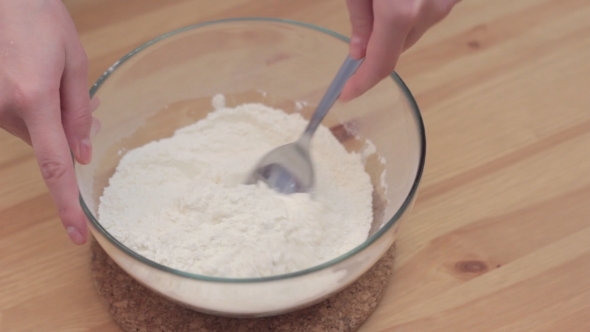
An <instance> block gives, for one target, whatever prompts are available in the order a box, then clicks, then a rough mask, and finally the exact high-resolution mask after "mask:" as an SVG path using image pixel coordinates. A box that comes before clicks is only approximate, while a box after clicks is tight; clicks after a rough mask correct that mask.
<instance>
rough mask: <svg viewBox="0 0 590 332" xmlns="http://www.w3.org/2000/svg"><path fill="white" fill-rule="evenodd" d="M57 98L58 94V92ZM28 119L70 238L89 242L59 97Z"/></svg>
mask: <svg viewBox="0 0 590 332" xmlns="http://www.w3.org/2000/svg"><path fill="white" fill-rule="evenodd" d="M56 95H57V93H56ZM54 99H55V100H53V101H52V102H50V103H37V105H40V107H38V109H36V110H35V112H29V114H30V115H29V116H28V117H26V118H25V122H26V124H27V127H28V128H29V133H30V136H31V142H32V145H33V149H34V151H35V155H36V157H37V161H38V163H39V168H40V170H41V174H42V176H43V180H44V181H45V184H46V185H47V187H48V188H49V192H50V193H51V196H52V198H53V201H54V202H55V205H56V206H57V209H58V213H59V216H60V218H61V221H62V223H63V226H64V228H65V229H66V231H67V233H68V235H69V237H70V239H71V240H72V242H74V243H75V244H78V245H81V244H84V243H85V242H86V239H87V225H86V216H85V215H84V213H83V212H82V209H81V207H80V204H79V203H78V186H77V183H76V176H75V173H74V166H73V162H72V159H71V155H70V149H69V148H68V141H67V139H66V135H65V132H64V129H63V127H62V123H61V116H60V110H59V100H57V99H58V98H57V96H56V97H55V98H54Z"/></svg>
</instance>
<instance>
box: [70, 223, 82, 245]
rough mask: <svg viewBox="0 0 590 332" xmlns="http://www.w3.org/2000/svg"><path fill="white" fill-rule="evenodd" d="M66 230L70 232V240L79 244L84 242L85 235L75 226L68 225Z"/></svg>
mask: <svg viewBox="0 0 590 332" xmlns="http://www.w3.org/2000/svg"><path fill="white" fill-rule="evenodd" d="M66 232H68V236H69V237H70V240H72V242H74V243H75V244H77V245H82V244H84V237H82V234H80V232H78V230H77V229H76V228H75V227H73V226H69V227H67V228H66Z"/></svg>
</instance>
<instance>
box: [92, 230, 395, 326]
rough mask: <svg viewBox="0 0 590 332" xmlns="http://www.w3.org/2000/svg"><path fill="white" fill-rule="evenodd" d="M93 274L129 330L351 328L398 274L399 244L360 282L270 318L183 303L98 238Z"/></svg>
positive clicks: (94, 244) (113, 311) (112, 310)
mask: <svg viewBox="0 0 590 332" xmlns="http://www.w3.org/2000/svg"><path fill="white" fill-rule="evenodd" d="M91 252H92V274H93V277H94V280H95V283H96V286H97V290H98V293H99V294H100V296H101V297H102V298H103V299H104V300H105V301H106V303H107V305H108V307H109V311H110V313H111V315H112V316H113V318H114V320H115V321H116V322H117V323H118V324H119V325H120V326H121V328H122V329H123V330H124V331H127V332H160V331H162V332H164V331H165V332H184V331H191V332H192V331H195V332H324V331H329V332H351V331H356V330H357V329H358V328H359V327H360V326H361V325H362V323H363V322H364V321H365V320H366V319H367V318H368V317H369V315H370V314H371V313H372V312H373V311H374V310H375V308H376V307H377V304H378V303H379V301H380V300H381V297H382V295H383V292H384V289H385V287H386V286H387V283H388V281H389V279H390V277H391V274H392V272H393V262H394V258H395V245H394V246H392V247H391V248H390V249H389V250H388V251H387V252H386V254H385V255H383V257H382V258H381V259H380V260H379V261H378V262H377V263H376V264H375V265H374V266H373V267H372V268H371V269H370V270H369V271H367V272H366V273H365V274H364V275H362V276H361V277H360V278H359V279H358V280H357V281H356V282H355V283H353V284H351V285H350V286H348V287H347V288H345V289H344V290H342V291H341V292H339V293H337V294H335V295H334V296H332V297H331V298H329V299H327V300H325V301H323V302H320V303H318V304H316V305H313V306H311V307H308V308H305V309H302V310H299V311H296V312H292V313H288V314H284V315H280V316H274V317H265V318H226V317H217V316H211V315H207V314H203V313H199V312H196V311H192V310H190V309H187V308H184V307H181V306H179V305H177V304H175V303H172V302H170V301H169V300H166V299H164V298H163V297H161V296H159V295H157V294H155V293H154V292H152V291H151V290H149V289H147V288H146V287H144V286H143V285H141V284H139V283H138V282H137V281H135V279H133V278H131V277H130V276H129V275H128V274H127V273H126V272H124V271H123V270H122V269H121V268H120V267H119V266H118V265H117V264H116V263H115V262H114V261H113V260H111V258H110V257H109V256H108V255H107V254H106V252H105V251H104V250H103V249H102V248H101V247H100V245H99V244H98V242H96V241H95V240H93V241H92V244H91Z"/></svg>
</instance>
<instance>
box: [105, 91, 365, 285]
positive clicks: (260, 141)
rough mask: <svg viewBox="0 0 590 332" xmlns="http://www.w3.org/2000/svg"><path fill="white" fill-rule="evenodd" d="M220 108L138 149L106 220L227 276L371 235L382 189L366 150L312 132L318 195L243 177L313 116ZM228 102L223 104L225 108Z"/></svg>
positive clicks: (152, 246)
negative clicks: (376, 188) (375, 198)
mask: <svg viewBox="0 0 590 332" xmlns="http://www.w3.org/2000/svg"><path fill="white" fill-rule="evenodd" d="M215 106H216V107H218V109H217V110H216V111H215V112H212V113H210V114H209V115H208V117H207V118H206V119H203V120H201V121H199V122H197V123H195V124H193V125H190V126H188V127H185V128H182V129H179V130H178V131H177V132H176V133H175V134H174V136H173V137H170V138H166V139H162V140H160V141H155V142H151V143H148V144H146V145H144V146H142V147H140V148H137V149H135V150H131V151H129V152H128V153H127V154H126V155H125V156H124V157H123V158H122V159H121V162H120V164H119V165H118V167H117V169H116V172H115V174H114V175H113V176H112V178H111V179H110V182H109V186H108V187H107V188H105V190H104V193H103V196H102V197H101V199H100V206H99V216H100V221H101V223H102V225H103V226H104V227H105V228H106V229H107V230H108V231H109V232H110V233H111V234H112V235H113V236H114V237H115V238H117V239H118V240H119V241H121V242H122V243H123V244H125V245H126V246H128V247H129V248H131V249H132V250H134V251H136V252H138V253H139V254H141V255H143V256H145V257H147V258H149V259H151V260H154V261H156V262H158V263H160V264H163V265H167V266H170V267H172V268H176V269H179V270H184V271H187V272H192V273H198V274H204V275H209V276H218V277H234V278H243V277H261V276H270V275H277V274H283V273H288V272H294V271H298V270H301V269H305V268H309V267H312V266H315V265H318V264H321V263H323V262H325V261H328V260H330V259H333V258H336V257H337V256H339V255H341V254H343V253H345V252H347V251H349V250H351V249H352V248H354V247H355V246H357V245H359V244H361V243H362V242H363V241H364V240H365V239H366V238H367V236H368V232H369V229H370V226H371V222H372V220H373V214H372V191H373V187H372V185H371V183H370V179H369V176H368V174H366V172H365V171H364V167H363V164H362V162H361V156H360V155H358V154H349V153H347V152H346V150H345V149H344V147H343V146H342V145H341V144H340V143H339V142H338V141H337V140H336V138H335V137H334V136H333V135H332V133H331V132H330V131H329V130H328V129H327V128H326V127H323V126H322V127H320V128H319V129H318V132H317V133H316V135H315V137H314V140H313V141H312V158H313V160H314V165H315V171H316V181H317V182H316V190H317V191H316V195H315V196H314V198H313V199H312V198H311V197H310V195H308V194H295V195H290V196H285V195H280V194H278V193H275V192H274V191H272V190H270V189H268V188H267V187H266V186H264V185H262V184H259V185H257V186H254V185H250V186H247V185H243V184H241V183H242V181H243V180H244V178H245V176H246V174H247V173H248V172H249V171H250V169H251V167H253V165H254V164H255V163H256V162H257V161H258V159H259V158H260V157H261V156H262V155H263V154H264V153H266V152H268V151H269V150H271V149H272V148H275V147H276V146H278V145H281V144H285V143H288V142H292V141H294V140H295V139H296V138H297V137H298V136H299V135H300V134H301V132H302V131H303V129H304V127H305V125H306V124H307V123H306V121H305V120H304V119H303V118H302V117H301V115H299V114H291V115H288V114H286V113H284V112H283V111H280V110H276V109H272V108H269V107H267V106H264V105H261V104H244V105H241V106H238V107H236V108H234V109H231V108H224V103H223V100H220V99H219V97H216V99H215ZM219 107H220V108H219Z"/></svg>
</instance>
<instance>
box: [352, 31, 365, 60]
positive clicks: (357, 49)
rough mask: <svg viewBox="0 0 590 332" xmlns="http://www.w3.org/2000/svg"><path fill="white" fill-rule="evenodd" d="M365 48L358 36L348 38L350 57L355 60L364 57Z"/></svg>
mask: <svg viewBox="0 0 590 332" xmlns="http://www.w3.org/2000/svg"><path fill="white" fill-rule="evenodd" d="M364 50H365V47H364V45H363V41H362V39H361V38H360V37H358V36H352V37H351V38H350V56H352V57H353V58H355V59H360V58H362V57H363V56H364Z"/></svg>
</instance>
